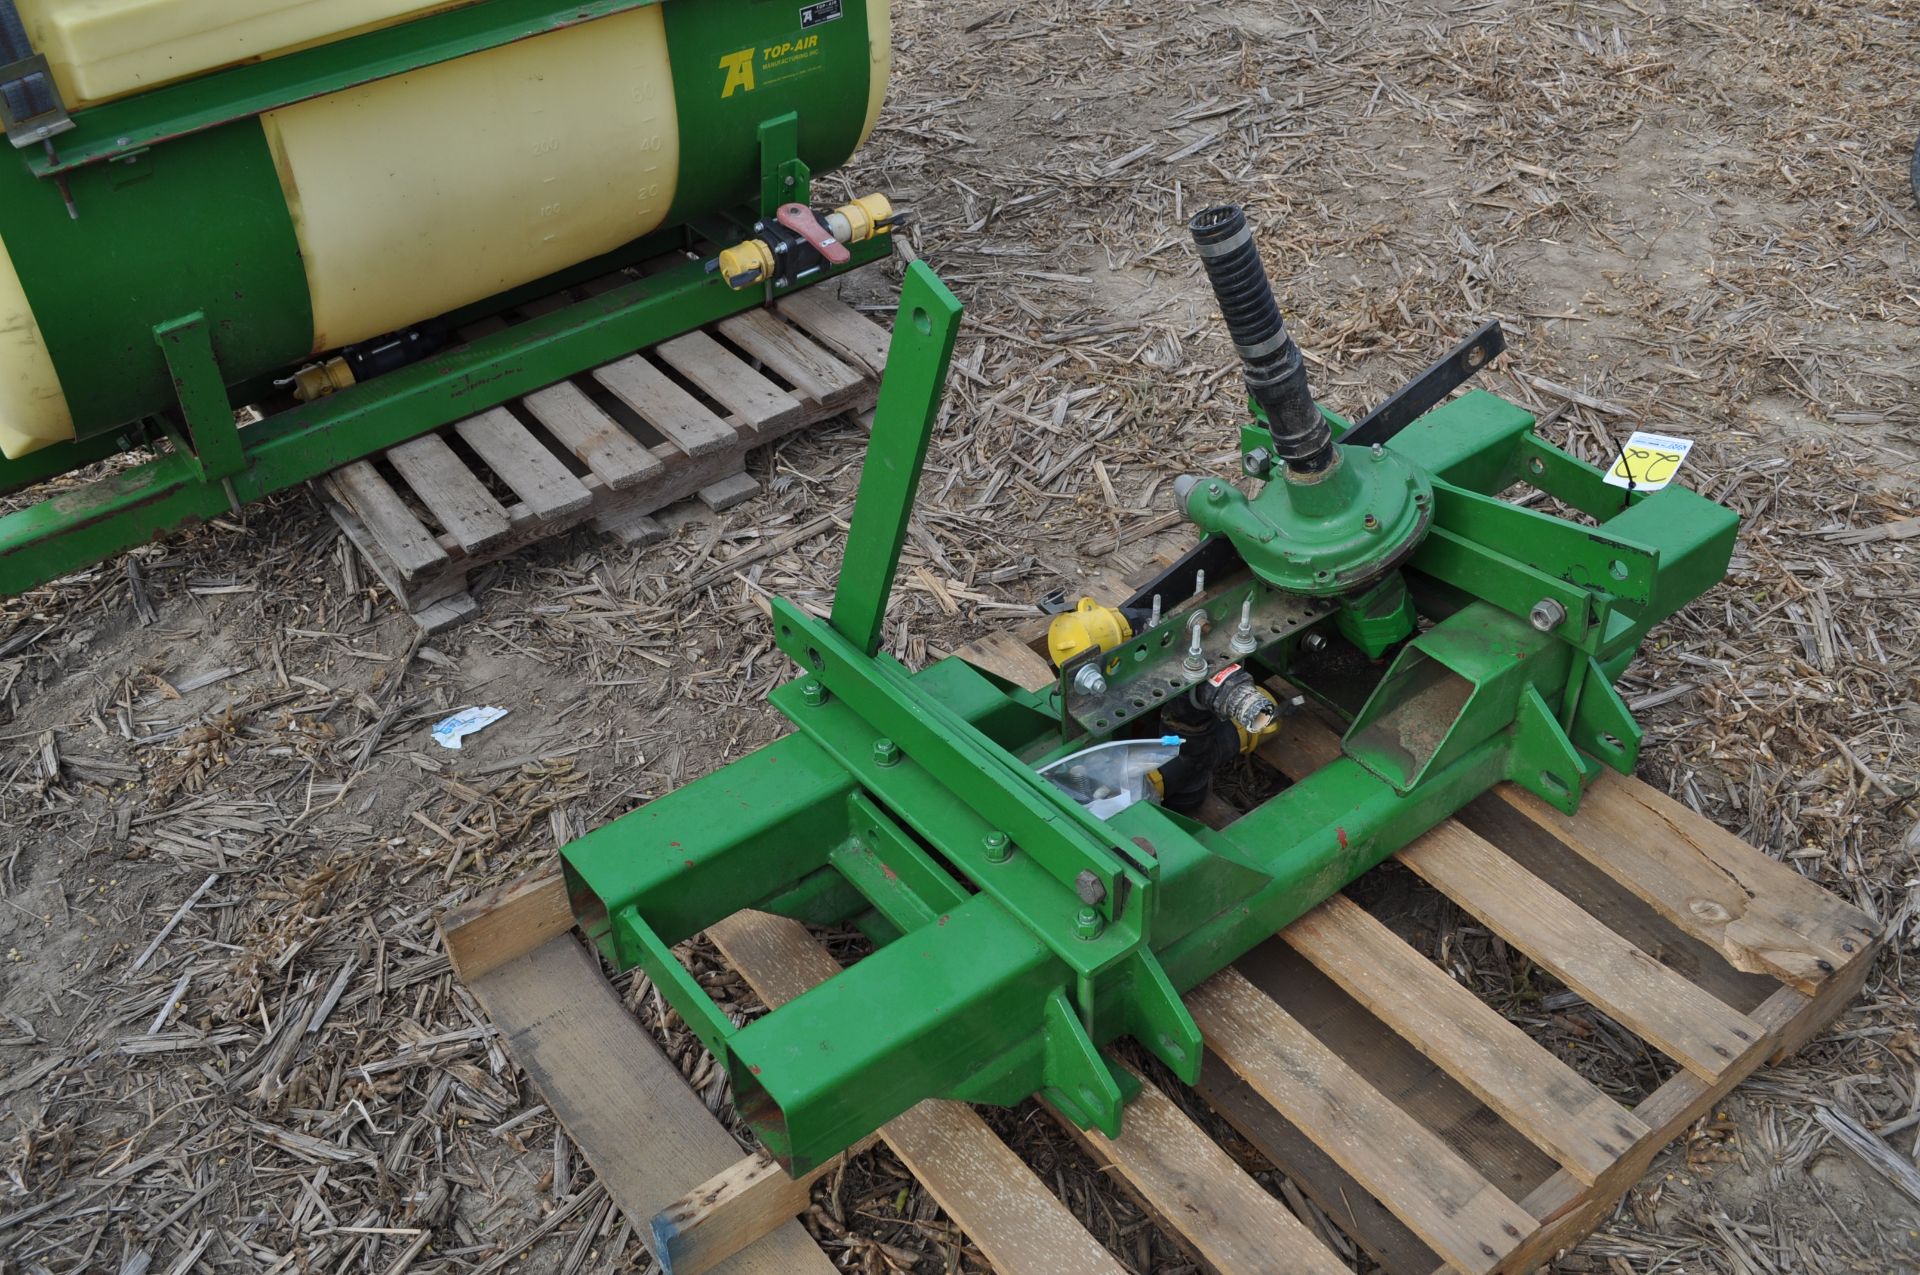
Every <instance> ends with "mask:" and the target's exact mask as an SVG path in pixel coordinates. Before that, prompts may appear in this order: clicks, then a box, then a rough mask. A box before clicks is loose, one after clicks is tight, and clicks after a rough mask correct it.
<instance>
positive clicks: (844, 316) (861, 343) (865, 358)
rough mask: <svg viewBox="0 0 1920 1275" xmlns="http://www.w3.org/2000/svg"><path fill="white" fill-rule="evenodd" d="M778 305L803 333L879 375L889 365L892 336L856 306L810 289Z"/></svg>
mask: <svg viewBox="0 0 1920 1275" xmlns="http://www.w3.org/2000/svg"><path fill="white" fill-rule="evenodd" d="M776 308H777V309H778V310H779V311H780V313H781V314H782V315H784V316H786V317H787V318H788V319H791V320H792V321H793V322H794V323H795V324H796V325H797V326H798V327H799V328H800V330H801V331H802V332H805V333H806V334H807V335H808V336H810V337H812V338H813V339H814V340H816V341H818V342H819V343H820V344H822V345H824V346H826V347H827V348H828V349H829V350H832V351H833V352H834V353H835V354H838V355H840V356H841V357H843V358H848V359H852V360H853V361H854V362H855V363H858V364H859V365H861V366H862V367H864V368H866V369H867V371H869V372H873V373H876V374H877V373H878V372H879V371H880V369H881V368H883V367H885V366H886V365H887V343H888V342H889V341H890V340H891V339H892V337H891V336H890V335H889V334H888V332H887V330H886V329H885V328H883V327H881V326H880V325H879V324H877V323H875V322H874V321H873V320H872V319H869V318H867V317H866V316H865V315H863V314H861V313H860V312H859V311H858V310H856V309H854V308H853V307H852V306H849V305H847V304H845V303H844V302H838V301H834V300H832V299H830V298H828V297H827V296H826V295H825V294H823V293H821V292H820V291H819V290H818V289H814V288H808V289H806V290H805V291H802V292H796V293H794V294H793V295H792V296H790V297H786V298H784V299H783V300H781V301H780V303H779V304H778V306H777V307H776Z"/></svg>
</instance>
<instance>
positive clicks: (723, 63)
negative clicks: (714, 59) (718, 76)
mask: <svg viewBox="0 0 1920 1275" xmlns="http://www.w3.org/2000/svg"><path fill="white" fill-rule="evenodd" d="M720 69H721V70H722V71H725V72H726V73H727V82H726V83H725V84H724V85H722V86H721V88H720V96H721V97H732V96H733V91H734V90H735V89H739V90H740V91H741V92H743V93H751V92H753V50H752V49H742V50H740V51H739V52H738V53H729V54H726V55H725V56H723V57H722V58H721V59H720Z"/></svg>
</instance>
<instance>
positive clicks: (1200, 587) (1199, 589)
mask: <svg viewBox="0 0 1920 1275" xmlns="http://www.w3.org/2000/svg"><path fill="white" fill-rule="evenodd" d="M1206 591H1207V573H1206V572H1204V571H1196V572H1194V573H1193V596H1194V597H1196V598H1197V597H1199V596H1200V595H1201V594H1203V593H1205V592H1206Z"/></svg>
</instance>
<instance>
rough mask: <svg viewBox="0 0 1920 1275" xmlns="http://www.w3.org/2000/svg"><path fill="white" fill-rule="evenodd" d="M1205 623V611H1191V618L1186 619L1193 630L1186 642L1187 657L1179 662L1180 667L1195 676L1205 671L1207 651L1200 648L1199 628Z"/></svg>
mask: <svg viewBox="0 0 1920 1275" xmlns="http://www.w3.org/2000/svg"><path fill="white" fill-rule="evenodd" d="M1206 623H1207V613H1206V612H1205V611H1195V612H1194V613H1193V619H1191V620H1190V621H1188V624H1189V625H1190V627H1191V628H1192V630H1193V640H1192V641H1190V642H1189V643H1188V644H1187V658H1186V659H1185V660H1183V661H1182V662H1181V665H1180V667H1182V668H1184V669H1185V670H1186V671H1187V672H1189V673H1191V674H1193V675H1194V676H1195V677H1198V676H1200V675H1201V674H1202V673H1204V672H1206V671H1207V653H1206V652H1205V651H1203V650H1201V649H1200V630H1201V629H1202V628H1203V627H1205V625H1206Z"/></svg>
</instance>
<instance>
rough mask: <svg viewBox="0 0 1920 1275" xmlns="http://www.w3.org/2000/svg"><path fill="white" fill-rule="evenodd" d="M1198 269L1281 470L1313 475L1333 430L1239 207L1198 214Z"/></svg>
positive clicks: (1327, 457) (1327, 460)
mask: <svg viewBox="0 0 1920 1275" xmlns="http://www.w3.org/2000/svg"><path fill="white" fill-rule="evenodd" d="M1192 230H1193V242H1194V243H1195V244H1196V245H1197V246H1198V247H1199V249H1200V263H1201V264H1202V265H1203V266H1205V267H1206V269H1207V281H1208V282H1209V283H1211V284H1212V285H1213V295H1214V296H1215V297H1216V298H1217V299H1218V300H1219V302H1220V313H1221V315H1222V316H1224V317H1225V318H1226V321H1227V331H1228V332H1230V333H1232V335H1233V343H1234V346H1235V347H1236V348H1237V349H1238V350H1239V351H1240V360H1241V362H1242V363H1244V364H1245V365H1246V375H1247V389H1248V391H1249V392H1250V393H1252V395H1253V399H1254V402H1256V403H1258V404H1260V407H1261V409H1262V410H1264V411H1265V412H1266V414H1267V425H1268V427H1269V428H1270V429H1271V430H1272V432H1273V447H1274V451H1276V452H1277V453H1279V456H1280V459H1281V460H1283V461H1285V462H1286V465H1287V468H1288V469H1291V470H1293V471H1294V472H1296V473H1300V474H1317V473H1319V472H1321V471H1322V470H1324V469H1326V468H1327V467H1328V466H1329V465H1331V464H1332V463H1333V460H1334V451H1333V431H1331V430H1330V429H1328V428H1327V422H1326V418H1325V417H1323V416H1321V415H1320V409H1319V408H1317V407H1315V406H1314V405H1313V394H1312V392H1311V391H1310V390H1309V389H1308V388H1307V369H1306V367H1305V366H1304V365H1303V364H1302V362H1301V360H1300V347H1299V346H1297V345H1295V344H1294V343H1293V338H1292V337H1291V336H1289V335H1287V325H1286V323H1285V322H1284V321H1283V320H1282V319H1281V318H1280V307H1279V306H1278V305H1277V304H1275V302H1274V299H1273V286H1272V285H1271V284H1270V283H1268V282H1267V269H1266V267H1265V266H1264V265H1262V264H1261V262H1260V249H1259V248H1258V247H1256V246H1255V245H1254V242H1253V232H1252V230H1250V229H1249V228H1248V226H1247V215H1246V213H1245V212H1243V211H1241V209H1240V206H1239V205H1238V204H1221V205H1219V206H1217V207H1214V208H1207V209H1203V210H1202V211H1201V212H1200V213H1199V214H1198V215H1197V216H1195V217H1194V219H1193V223H1192Z"/></svg>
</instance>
